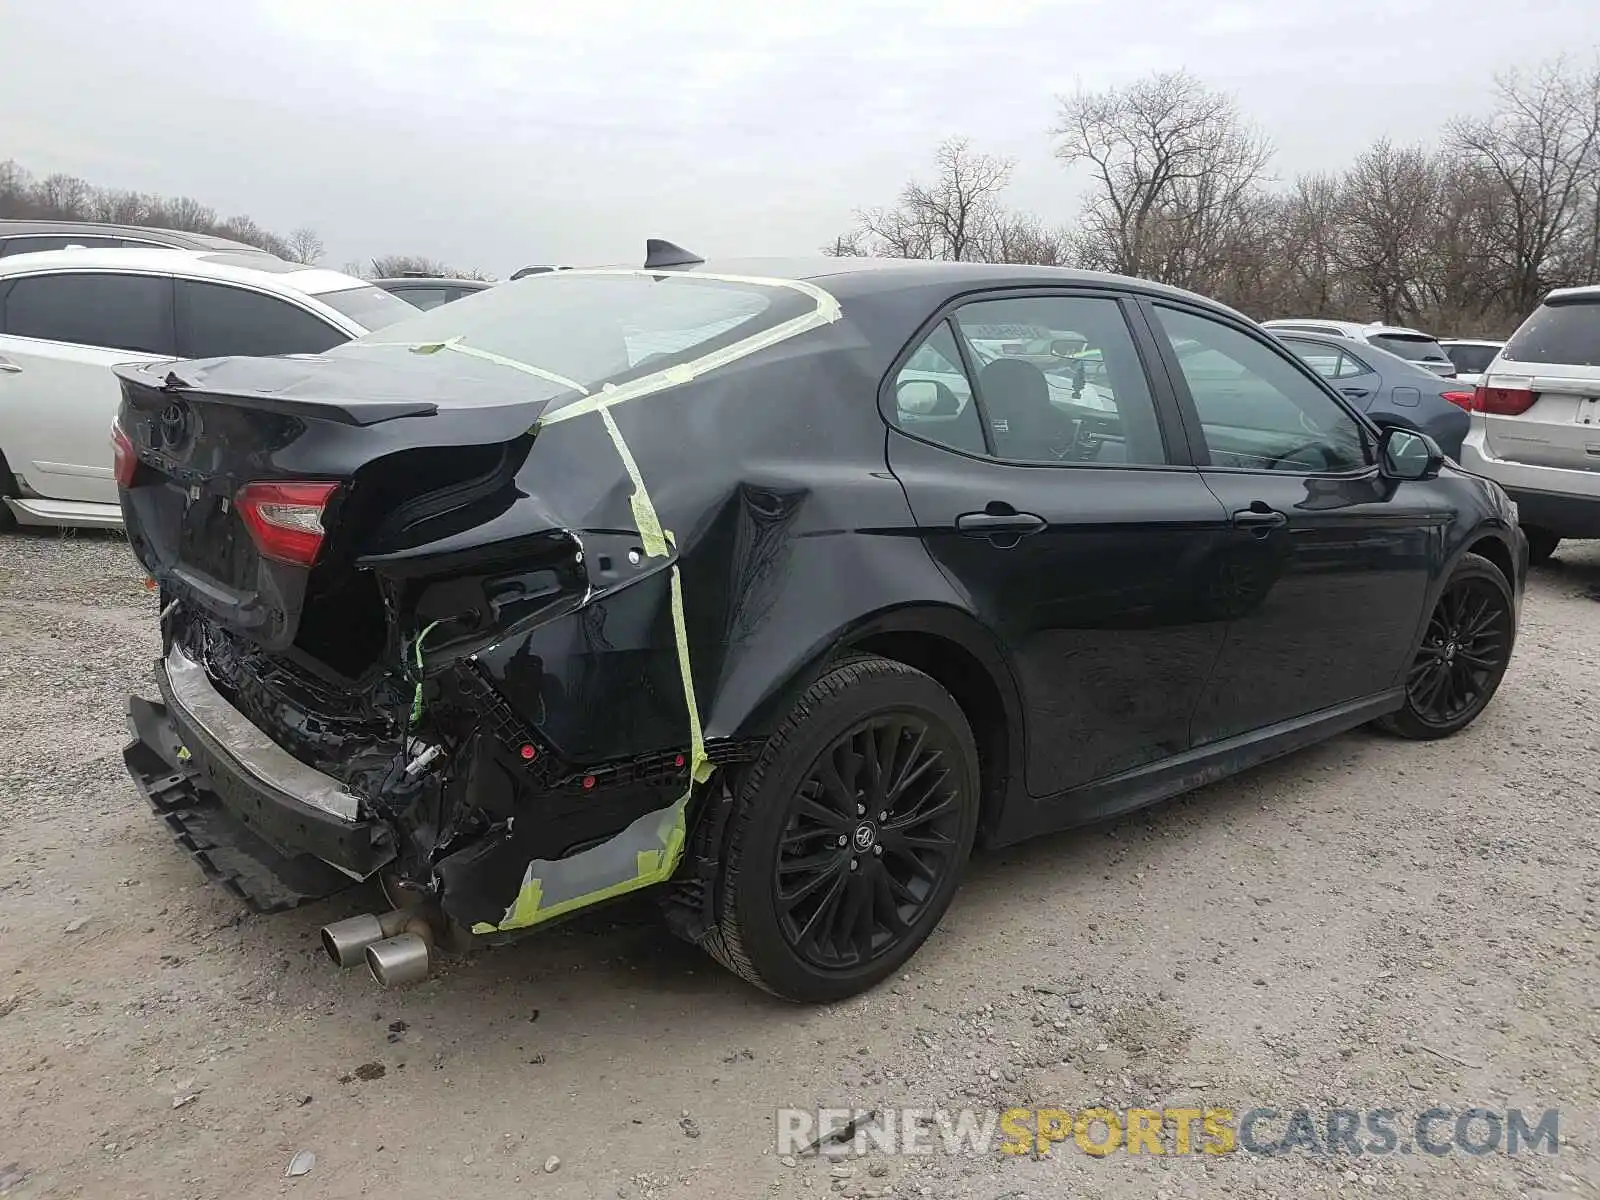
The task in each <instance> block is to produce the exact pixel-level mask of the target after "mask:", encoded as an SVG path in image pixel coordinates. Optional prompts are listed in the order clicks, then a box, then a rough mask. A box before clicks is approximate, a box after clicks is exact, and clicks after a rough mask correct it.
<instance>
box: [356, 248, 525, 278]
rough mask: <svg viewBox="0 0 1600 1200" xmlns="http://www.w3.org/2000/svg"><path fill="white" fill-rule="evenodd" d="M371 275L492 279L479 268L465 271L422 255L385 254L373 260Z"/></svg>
mask: <svg viewBox="0 0 1600 1200" xmlns="http://www.w3.org/2000/svg"><path fill="white" fill-rule="evenodd" d="M369 275H370V277H371V278H373V279H389V278H392V277H394V276H396V275H432V276H436V277H438V278H440V279H492V278H494V277H493V276H492V275H488V274H485V273H484V272H482V271H480V270H478V269H477V268H470V269H466V270H463V269H461V268H459V267H451V266H447V265H445V264H444V263H442V262H440V261H439V260H438V259H436V258H427V257H425V256H423V255H420V254H384V255H381V256H380V257H378V258H375V259H373V260H372V269H371V271H370V272H369Z"/></svg>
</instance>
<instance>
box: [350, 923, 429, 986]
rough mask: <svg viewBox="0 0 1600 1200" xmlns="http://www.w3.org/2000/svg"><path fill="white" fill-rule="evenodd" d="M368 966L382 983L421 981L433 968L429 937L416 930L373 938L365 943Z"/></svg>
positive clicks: (389, 984)
mask: <svg viewBox="0 0 1600 1200" xmlns="http://www.w3.org/2000/svg"><path fill="white" fill-rule="evenodd" d="M366 957H367V970H369V971H371V972H372V978H373V979H374V980H376V981H377V983H378V986H380V987H386V988H389V987H404V986H405V985H406V984H409V983H421V982H422V981H423V980H424V979H426V978H427V977H428V973H429V972H430V971H431V970H432V969H433V961H432V959H433V955H432V953H431V951H430V949H429V947H428V939H427V938H425V937H423V936H422V935H421V934H417V933H402V934H399V935H398V936H396V937H391V938H384V939H383V940H382V941H378V942H372V943H370V944H369V945H368V946H367V947H366Z"/></svg>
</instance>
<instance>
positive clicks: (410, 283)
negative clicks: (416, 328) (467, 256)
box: [372, 275, 494, 309]
mask: <svg viewBox="0 0 1600 1200" xmlns="http://www.w3.org/2000/svg"><path fill="white" fill-rule="evenodd" d="M372 284H373V286H374V287H381V288H382V289H383V290H384V291H386V292H388V293H389V294H390V295H391V296H398V297H399V298H400V299H402V300H404V301H405V302H406V303H407V304H409V305H411V307H412V308H421V309H429V308H438V307H439V305H441V304H449V303H450V301H452V300H459V299H461V298H462V297H463V296H471V295H473V294H474V293H476V292H481V291H483V289H484V288H489V287H493V286H494V284H492V283H490V282H489V281H488V280H487V279H456V278H454V277H450V276H433V275H400V276H397V277H395V278H394V279H374V280H373V281H372Z"/></svg>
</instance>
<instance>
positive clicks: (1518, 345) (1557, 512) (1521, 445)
mask: <svg viewBox="0 0 1600 1200" xmlns="http://www.w3.org/2000/svg"><path fill="white" fill-rule="evenodd" d="M1472 409H1473V412H1472V429H1471V430H1470V431H1469V432H1468V434H1467V438H1466V442H1465V443H1464V444H1463V446H1462V447H1461V465H1462V466H1463V467H1465V468H1466V469H1467V470H1469V471H1472V472H1475V473H1476V474H1479V475H1486V476H1488V477H1489V478H1490V479H1493V480H1494V481H1495V482H1496V483H1498V484H1499V485H1500V486H1501V487H1503V488H1504V489H1505V490H1506V491H1507V492H1508V493H1509V494H1510V496H1511V498H1512V499H1513V500H1515V501H1516V502H1517V508H1518V510H1519V512H1520V514H1521V523H1522V529H1523V532H1525V533H1526V534H1527V535H1528V552H1529V558H1530V560H1531V561H1533V562H1536V563H1538V562H1543V561H1544V560H1545V559H1547V558H1549V557H1550V555H1551V553H1552V552H1553V551H1554V550H1555V548H1556V544H1557V543H1558V542H1559V541H1560V540H1561V539H1562V538H1600V286H1589V287H1576V288H1559V289H1557V290H1556V291H1553V292H1551V293H1550V294H1549V295H1548V296H1546V297H1545V298H1544V303H1543V304H1541V305H1540V306H1539V307H1538V308H1537V309H1535V310H1534V312H1533V315H1532V316H1530V317H1529V318H1528V319H1527V320H1526V321H1524V322H1523V323H1522V325H1521V326H1520V327H1519V328H1518V329H1517V331H1516V333H1514V334H1512V335H1511V340H1510V341H1509V342H1507V343H1506V345H1505V349H1503V350H1502V351H1500V353H1499V354H1498V355H1496V356H1495V359H1494V361H1493V362H1491V363H1490V364H1489V366H1488V369H1487V370H1485V371H1484V373H1483V378H1482V379H1481V380H1479V382H1478V387H1477V391H1476V392H1475V393H1474V395H1473V401H1472Z"/></svg>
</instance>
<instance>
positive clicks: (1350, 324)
mask: <svg viewBox="0 0 1600 1200" xmlns="http://www.w3.org/2000/svg"><path fill="white" fill-rule="evenodd" d="M1261 324H1262V327H1263V328H1265V329H1281V328H1282V327H1284V326H1286V325H1325V326H1328V327H1329V328H1332V329H1337V330H1339V331H1341V333H1344V334H1346V335H1347V336H1350V337H1355V338H1364V337H1372V336H1375V335H1378V336H1395V335H1398V336H1401V337H1414V338H1427V339H1428V340H1429V341H1437V340H1438V339H1437V338H1435V337H1434V336H1433V334H1431V333H1424V332H1423V331H1422V330H1420V329H1412V328H1411V327H1410V326H1407V325H1385V324H1383V323H1382V322H1378V321H1374V322H1373V323H1371V324H1369V325H1363V324H1362V323H1361V322H1360V321H1335V320H1333V319H1332V318H1330V317H1278V318H1276V319H1274V320H1271V321H1263V322H1262V323H1261Z"/></svg>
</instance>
